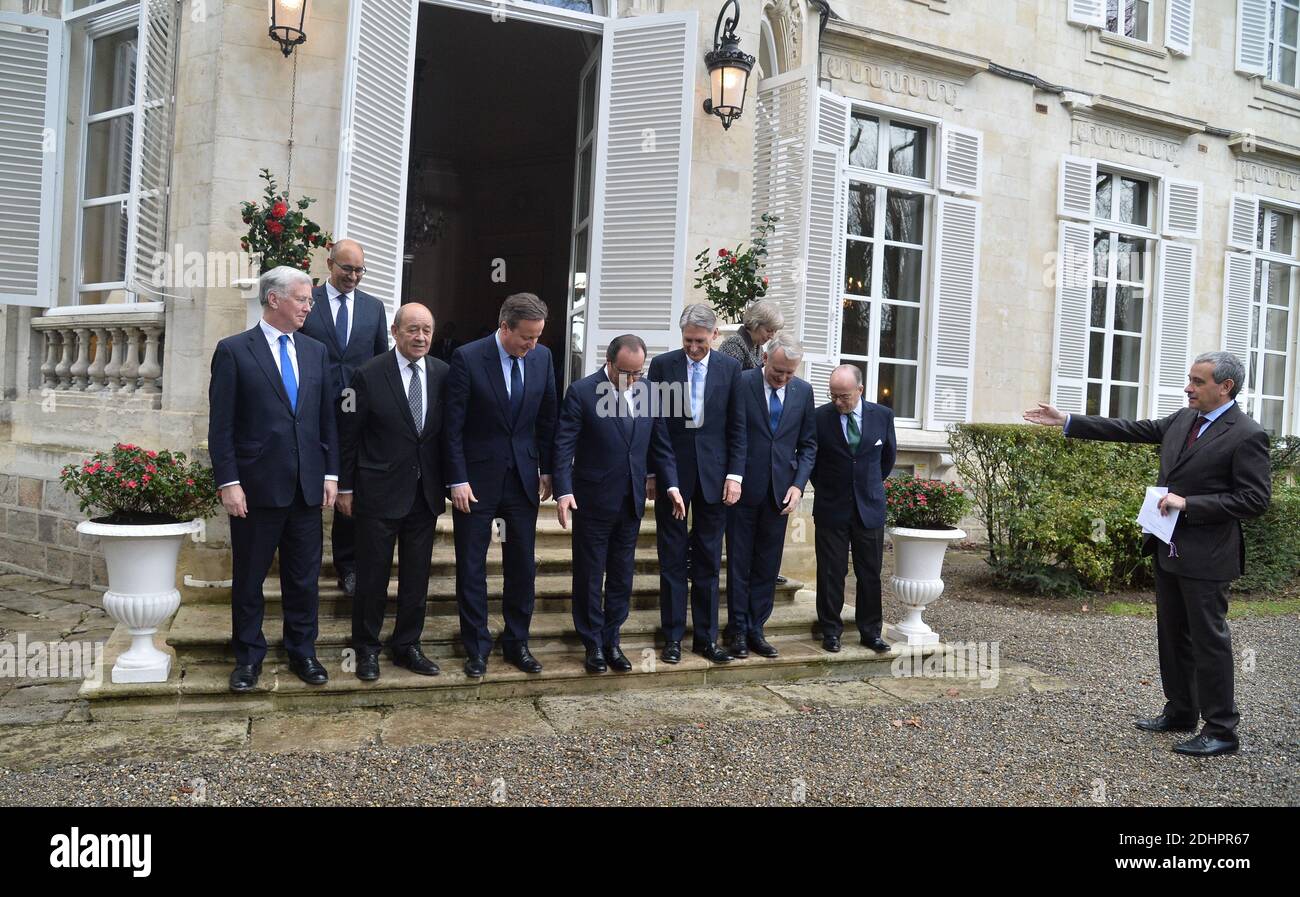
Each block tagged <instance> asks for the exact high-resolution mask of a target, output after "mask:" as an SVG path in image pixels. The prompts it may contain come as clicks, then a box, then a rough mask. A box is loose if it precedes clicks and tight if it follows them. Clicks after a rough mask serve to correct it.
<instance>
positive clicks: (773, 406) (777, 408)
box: [767, 389, 781, 436]
mask: <svg viewBox="0 0 1300 897" xmlns="http://www.w3.org/2000/svg"><path fill="white" fill-rule="evenodd" d="M767 410H768V415H769V416H768V423H769V425H770V426H771V427H772V435H773V436H775V435H776V428H777V427H778V426H780V424H781V397H780V396H778V395H777V394H776V390H775V389H774V390H772V400H771V401H770V402H768V403H767Z"/></svg>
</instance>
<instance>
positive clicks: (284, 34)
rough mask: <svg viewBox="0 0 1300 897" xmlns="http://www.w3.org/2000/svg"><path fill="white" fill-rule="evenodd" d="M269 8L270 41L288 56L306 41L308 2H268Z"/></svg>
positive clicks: (304, 0)
mask: <svg viewBox="0 0 1300 897" xmlns="http://www.w3.org/2000/svg"><path fill="white" fill-rule="evenodd" d="M268 2H269V3H270V7H271V10H270V12H271V28H270V31H269V32H268V33H269V34H270V35H271V40H273V41H275V42H276V43H277V44H279V45H280V51H281V52H282V53H284V55H285V56H288V55H289V54H290V53H292V52H293V48H294V47H296V46H298V45H299V44H301V43H305V42H306V40H307V3H308V0H268Z"/></svg>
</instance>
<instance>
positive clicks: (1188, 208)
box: [1160, 178, 1202, 240]
mask: <svg viewBox="0 0 1300 897" xmlns="http://www.w3.org/2000/svg"><path fill="white" fill-rule="evenodd" d="M1161 187H1162V188H1163V189H1162V190H1161V193H1162V194H1163V195H1162V197H1161V201H1160V220H1161V231H1162V232H1163V233H1164V234H1165V236H1169V237H1185V238H1187V239H1189V240H1199V239H1200V238H1201V194H1202V191H1201V185H1200V184H1199V183H1198V182H1196V181H1176V180H1172V179H1169V178H1166V179H1165V180H1164V181H1163V182H1162V183H1161Z"/></svg>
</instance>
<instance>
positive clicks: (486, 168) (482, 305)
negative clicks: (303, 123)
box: [402, 3, 598, 368]
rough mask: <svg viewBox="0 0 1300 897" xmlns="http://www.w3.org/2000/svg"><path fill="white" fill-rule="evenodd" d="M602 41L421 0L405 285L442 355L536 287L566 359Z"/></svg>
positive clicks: (490, 325)
mask: <svg viewBox="0 0 1300 897" xmlns="http://www.w3.org/2000/svg"><path fill="white" fill-rule="evenodd" d="M597 44H598V39H597V38H595V37H593V36H591V35H586V34H583V33H581V32H577V31H572V30H568V29H564V28H557V27H550V26H546V25H538V24H532V23H527V22H519V21H513V20H511V19H509V18H507V20H506V21H503V22H495V21H493V19H492V16H489V15H484V14H482V13H473V12H464V11H461V10H456V9H449V8H447V7H442V6H436V5H432V4H427V3H426V4H423V5H422V6H421V9H420V23H419V32H418V37H417V43H416V62H415V67H416V68H415V72H416V75H415V91H414V97H413V108H412V116H411V118H412V121H411V155H410V174H409V177H408V186H407V213H408V214H407V241H406V259H407V262H406V267H405V272H404V276H403V284H402V287H403V289H402V295H403V301H404V302H409V301H418V302H423V303H424V304H425V305H427V306H429V308H430V309H432V311H433V314H434V316H435V318H436V320H437V329H438V332H437V334H436V335H435V343H434V354H439V355H445V357H447V358H450V348H451V346H450V345H449V344H448V343H446V342H443V340H445V339H447V338H448V337H450V338H451V339H454V341H455V343H456V344H461V343H465V342H468V341H470V340H473V339H476V338H478V337H480V336H483V335H486V334H487V333H490V332H491V331H492V330H493V329H495V327H496V316H497V309H498V308H499V307H500V305H501V301H502V300H503V299H504V298H505V297H506V296H508V295H510V294H511V293H516V292H521V291H527V292H532V293H536V294H537V295H539V296H540V297H541V298H542V300H543V301H545V302H546V304H547V306H548V307H549V309H550V319H549V320H548V322H547V326H546V330H545V332H544V334H543V337H542V342H543V343H545V344H546V345H547V346H548V347H549V348H550V349H551V351H552V353H554V355H555V363H556V366H557V368H559V366H560V365H562V364H563V362H564V330H565V308H566V302H567V283H568V279H569V243H570V230H571V219H572V214H573V186H574V150H575V145H576V133H577V114H578V84H579V76H580V74H581V70H582V67H583V64H584V63H585V62H586V60H587V59H588V57H589V56H590V54H591V52H592V50H593V48H594V47H595V46H596V45H597ZM498 259H500V260H501V261H502V262H503V263H504V273H505V280H504V281H501V282H498V281H497V280H494V279H493V272H494V271H497V270H500V268H501V264H500V263H498V262H496V261H495V260H498Z"/></svg>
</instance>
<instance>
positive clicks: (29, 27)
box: [0, 12, 64, 307]
mask: <svg viewBox="0 0 1300 897" xmlns="http://www.w3.org/2000/svg"><path fill="white" fill-rule="evenodd" d="M63 29H64V26H63V23H62V22H60V21H59V20H58V19H50V18H43V17H40V16H27V15H19V14H17V13H10V12H0V304H4V305H34V306H40V307H46V306H51V305H54V304H56V300H55V295H54V270H53V269H54V249H55V246H56V245H57V244H56V241H55V237H54V221H55V211H56V209H57V208H58V204H59V195H60V190H59V185H58V183H57V180H56V176H57V171H58V164H57V162H58V159H57V154H56V149H57V148H58V147H59V146H60V145H61V144H62V134H63V132H62V130H61V122H60V121H59V104H60V96H61V72H62V69H63V46H64V30H63Z"/></svg>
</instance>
